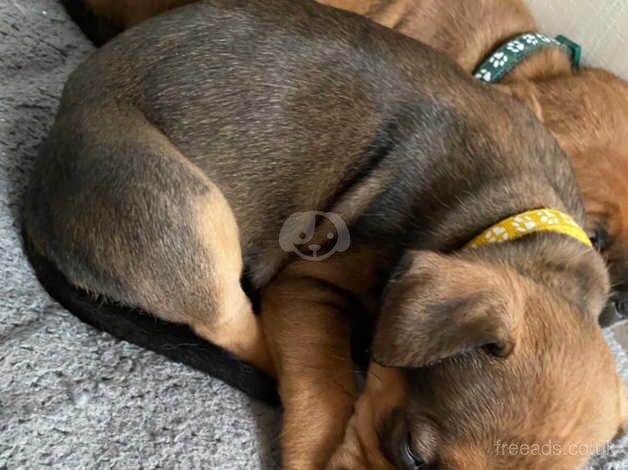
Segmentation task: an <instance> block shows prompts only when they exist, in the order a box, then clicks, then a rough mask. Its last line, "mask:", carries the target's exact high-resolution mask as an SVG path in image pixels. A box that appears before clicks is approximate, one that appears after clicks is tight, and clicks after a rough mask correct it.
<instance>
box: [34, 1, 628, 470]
mask: <svg viewBox="0 0 628 470" xmlns="http://www.w3.org/2000/svg"><path fill="white" fill-rule="evenodd" d="M269 31H272V34H269ZM575 188H576V185H575V179H574V175H573V172H572V170H571V168H570V166H569V164H568V162H567V160H566V158H565V156H564V155H563V153H562V152H561V150H560V148H559V147H558V145H557V143H556V142H555V141H554V140H553V139H552V138H551V136H550V135H549V134H548V133H547V131H546V130H545V129H544V128H543V126H542V125H541V124H540V123H539V122H538V120H537V119H535V118H534V116H533V115H532V113H530V112H529V111H528V110H526V109H525V108H524V107H523V106H521V105H518V104H517V102H516V101H515V100H514V99H512V98H511V97H508V96H506V95H505V94H502V93H498V92H497V91H496V90H495V89H494V88H491V87H488V86H485V85H483V84H480V83H478V82H477V81H475V80H473V79H471V78H470V77H469V76H468V74H466V73H465V72H464V70H462V69H460V68H458V67H457V66H455V65H454V64H453V63H451V62H450V61H449V60H447V59H446V58H445V57H444V56H442V55H441V54H439V53H437V52H435V51H433V50H432V49H430V48H428V47H425V46H423V45H421V44H420V43H418V42H416V41H413V40H411V39H408V38H405V37H403V36H402V35H399V34H396V33H395V32H393V31H390V30H388V29H386V28H383V27H379V26H377V25H374V24H372V23H371V22H369V21H367V20H365V19H363V18H360V17H358V16H356V15H352V14H350V13H346V12H342V11H340V10H336V9H332V8H328V7H324V6H321V5H317V4H315V3H313V2H294V1H292V0H273V1H266V0H265V1H262V0H248V1H244V0H208V1H204V2H201V3H198V4H192V5H189V6H187V7H183V8H181V9H178V10H177V11H172V12H169V13H168V14H165V15H162V16H160V17H158V18H154V19H152V20H150V21H147V22H145V23H144V24H143V25H139V26H138V27H137V28H133V29H131V30H129V31H127V32H125V33H123V34H122V35H120V36H119V37H118V38H117V39H115V40H113V41H112V42H111V43H109V44H108V45H106V46H105V47H104V48H102V49H101V50H100V51H98V52H97V53H96V54H94V55H93V56H92V57H91V58H90V59H88V61H87V62H85V63H84V64H83V65H82V66H81V67H79V69H78V70H77V71H76V72H75V73H74V74H73V75H72V76H71V78H70V80H69V81H68V83H67V85H66V87H65V90H64V94H63V99H62V104H61V108H60V111H59V114H58V116H57V119H56V121H55V124H54V126H53V128H52V130H51V132H50V135H49V137H48V139H47V140H46V142H45V144H44V145H43V146H42V150H41V154H40V157H39V159H38V160H37V162H36V165H35V169H34V173H33V175H32V179H31V183H30V186H29V190H28V192H27V195H26V200H25V204H24V217H23V220H24V224H25V226H24V228H25V232H26V235H27V238H28V239H29V240H30V241H32V244H33V248H34V252H35V253H37V254H38V255H40V256H42V257H43V258H44V259H46V260H47V261H49V262H51V263H52V264H53V265H54V266H55V267H56V269H58V270H60V272H61V273H63V275H64V277H65V278H66V279H67V280H68V281H69V283H70V284H71V285H72V286H74V287H75V288H81V289H84V290H86V291H88V292H91V293H94V294H97V295H99V296H102V297H104V298H107V299H109V300H110V301H113V302H117V303H121V304H124V305H127V306H130V307H139V308H141V309H143V310H145V311H147V312H150V313H152V314H153V315H155V316H156V317H158V318H160V319H162V320H167V321H171V322H178V323H183V324H186V325H188V326H189V327H190V328H192V329H193V330H194V331H195V332H196V333H197V334H198V335H200V336H202V337H203V338H205V339H206V340H208V341H210V342H213V343H215V344H217V345H219V346H221V347H223V348H225V349H227V350H228V351H231V352H232V353H233V354H235V355H236V356H238V357H240V358H241V359H244V360H247V361H250V362H252V363H253V364H255V365H257V366H258V367H260V368H262V369H263V370H264V371H266V372H267V373H268V374H271V375H276V376H277V378H278V384H279V393H280V396H281V399H282V403H283V405H284V411H285V414H284V431H283V433H282V448H283V456H284V465H285V467H286V468H297V469H318V468H321V467H323V466H325V465H326V464H327V462H328V461H329V460H330V458H331V457H332V455H333V454H334V453H335V452H334V451H335V449H336V448H337V447H338V446H339V445H340V444H341V442H342V441H343V433H344V430H345V428H346V425H347V423H349V427H348V428H347V433H348V434H347V439H346V440H345V445H347V446H351V442H352V436H353V435H352V434H351V430H352V426H351V424H350V423H351V422H352V421H353V420H354V418H355V419H359V414H358V415H355V416H354V417H351V412H352V410H353V405H354V400H355V397H356V393H355V389H354V388H353V381H352V368H351V358H350V337H351V326H350V325H351V322H352V321H354V322H355V321H357V322H360V323H362V324H366V325H375V327H374V328H372V334H373V337H374V341H373V348H372V357H373V359H374V360H375V361H377V362H379V363H381V364H382V365H384V366H385V370H388V371H389V372H390V375H391V376H394V375H395V374H399V373H401V374H402V380H401V381H400V383H401V384H403V388H404V389H406V390H412V392H413V393H407V394H404V393H401V392H400V393H395V394H394V397H405V399H403V402H396V403H395V400H393V399H392V397H391V400H389V401H386V400H379V401H373V396H372V393H371V392H370V390H372V388H368V389H367V393H366V394H364V395H363V396H362V398H363V399H364V400H370V403H371V406H370V409H371V411H372V412H373V413H376V412H377V413H376V415H377V417H378V420H372V424H373V426H372V427H370V428H368V427H361V426H360V427H359V428H358V429H357V430H355V433H357V434H356V435H357V436H358V439H360V436H361V435H362V433H364V432H370V433H371V435H377V433H375V429H377V430H382V431H381V432H380V434H379V439H378V441H376V442H374V443H372V445H371V446H369V447H368V448H366V449H364V448H363V449H362V450H363V452H365V453H367V454H368V458H369V459H370V456H377V458H378V459H380V460H379V461H381V462H384V463H387V464H388V465H390V462H398V460H399V458H400V456H399V454H398V452H399V450H400V449H402V444H404V442H405V438H406V435H407V434H400V433H398V432H397V429H398V428H397V427H396V425H395V424H394V423H397V422H401V423H405V426H410V427H411V428H412V429H411V431H412V432H411V434H410V435H411V436H412V439H413V441H412V443H411V444H412V446H413V447H414V448H415V450H416V449H418V452H421V455H424V457H425V459H426V460H427V461H428V462H429V463H435V464H437V463H442V464H443V465H445V466H449V467H452V466H455V465H458V466H463V467H467V468H469V466H471V467H474V468H496V467H495V465H498V467H497V468H513V469H514V468H539V467H540V468H548V466H550V467H552V468H560V465H563V466H571V465H573V464H576V463H581V462H583V461H584V460H586V457H587V456H588V454H589V452H585V453H584V454H582V455H579V456H575V457H574V456H570V455H565V456H561V457H559V458H555V456H551V457H549V456H536V455H534V456H532V455H529V456H527V457H525V458H523V460H521V458H519V457H518V458H505V459H501V460H499V462H498V463H495V462H496V460H495V455H494V452H493V450H494V448H495V445H496V444H497V443H498V441H499V440H505V441H508V442H512V443H517V444H522V445H523V444H527V443H529V442H530V440H531V438H532V436H536V435H537V434H538V435H539V436H540V437H539V439H543V440H546V439H547V438H548V436H551V437H552V438H553V439H555V440H556V441H557V442H559V443H560V444H561V445H563V446H568V445H573V444H576V445H582V446H584V447H585V448H586V449H589V451H590V452H592V451H593V450H594V449H595V448H596V447H597V446H599V445H601V444H603V443H605V442H607V441H608V440H609V439H611V438H612V437H613V436H614V435H615V434H616V433H617V431H618V429H619V428H620V426H621V425H622V424H623V423H624V422H625V418H626V413H625V405H624V402H625V397H624V391H623V386H622V384H621V381H620V379H619V377H618V375H617V373H616V371H615V368H614V365H613V361H612V355H611V354H610V351H609V350H608V347H607V346H606V344H605V342H604V340H603V338H602V335H601V332H600V331H599V329H598V328H597V325H596V322H597V317H598V314H599V312H600V310H601V308H602V305H603V304H604V302H605V299H606V296H607V293H608V278H607V274H606V271H605V266H604V263H603V261H602V259H601V257H600V256H599V254H597V253H596V252H595V251H594V250H591V249H589V248H588V247H586V246H585V245H584V244H581V243H580V242H577V241H575V240H572V239H570V238H567V237H564V236H560V235H557V234H534V235H530V236H528V237H526V238H524V239H522V240H519V241H515V242H512V243H507V244H501V245H491V246H487V247H485V248H482V249H477V250H472V251H465V250H461V247H462V246H463V245H464V243H465V242H466V241H468V240H469V239H471V238H472V237H473V236H474V235H476V234H478V233H480V232H481V231H482V230H484V229H485V228H486V227H488V226H490V225H492V224H494V223H495V222H497V221H498V220H500V219H503V218H505V217H507V216H510V215H512V214H514V213H517V212H522V211H525V210H529V209H532V208H538V207H553V208H556V209H559V210H563V211H565V212H568V213H570V214H571V215H573V216H574V218H575V219H576V220H577V221H578V222H580V223H583V222H584V208H583V206H582V203H581V201H580V199H579V196H578V193H577V190H576V189H575ZM311 210H316V211H321V212H333V213H335V214H337V215H338V216H339V217H341V218H342V219H343V221H344V222H345V223H346V224H347V226H348V227H349V229H350V233H351V245H350V248H349V249H348V250H346V251H344V252H342V253H336V254H334V255H333V256H331V257H330V258H328V259H326V260H325V261H320V262H310V261H305V260H302V259H299V258H298V257H296V256H295V255H294V254H293V253H288V252H286V251H283V250H282V249H281V247H280V245H279V243H278V236H279V233H280V231H281V228H282V225H283V223H284V221H285V220H287V219H288V218H290V217H291V216H292V215H293V214H294V213H295V212H303V211H311ZM297 228H298V227H297ZM297 233H298V230H297ZM327 233H328V227H326V225H325V224H321V225H320V226H318V227H317V231H316V233H314V234H313V237H312V241H313V242H315V243H316V244H319V243H320V244H322V243H321V241H322V240H326V239H327V237H326V234H327ZM332 237H333V234H332ZM328 243H329V244H333V243H334V241H333V240H331V241H329V242H328ZM243 274H245V276H246V278H247V279H248V283H249V284H250V285H251V286H252V287H253V288H254V289H256V290H258V291H261V322H263V329H262V328H261V325H260V319H259V318H258V317H256V316H255V315H254V314H253V311H252V308H251V305H250V302H249V300H248V298H247V296H246V295H245V294H244V292H243V290H242V288H241V284H240V278H241V276H242V275H243ZM437 314H438V315H447V316H448V321H440V320H439V321H436V319H435V317H434V316H435V315H437ZM397 338H408V339H409V341H408V342H404V343H401V342H400V341H398V339H397ZM422 338H427V339H428V341H422V340H421V341H419V340H420V339H422ZM557 339H558V340H557ZM583 360H586V366H585V367H584V368H582V361H583ZM461 364H462V365H465V366H469V367H460V365H461ZM378 367H379V366H374V369H372V370H371V376H373V374H374V373H375V372H376V371H377V368H378ZM452 374H453V375H455V376H456V378H455V380H452V379H451V377H452ZM370 382H371V383H372V382H373V380H372V379H371V381H370ZM397 383H398V382H397ZM390 384H391V383H390V382H384V385H385V387H387V386H388V385H390ZM421 384H422V385H421ZM521 384H525V385H526V386H525V387H523V386H521ZM391 387H392V385H391ZM487 390H489V391H490V393H486V391H487ZM391 391H392V388H391ZM436 392H437V393H438V394H439V396H440V397H442V400H441V399H439V400H438V401H439V403H440V407H433V408H432V407H431V406H430V404H431V403H433V402H434V396H435V393H436ZM539 396H545V397H548V398H549V399H550V400H549V401H544V400H539ZM502 403H509V404H511V405H512V406H509V407H503V406H502V405H501V404H502ZM393 404H394V405H395V407H396V408H395V410H391V409H390V407H388V405H393ZM358 408H359V409H362V407H358ZM366 408H369V407H366ZM430 410H433V411H430ZM393 411H394V413H393ZM434 412H436V413H437V415H435V414H434ZM395 413H396V414H395ZM548 414H551V417H552V420H551V426H550V425H547V420H546V417H547V416H548ZM395 416H405V419H403V420H402V421H395V419H396V418H395ZM379 418H382V419H383V420H384V421H386V422H391V423H393V425H391V426H388V427H385V428H381V424H382V422H381V420H380V419H379ZM428 420H431V421H432V422H434V423H439V424H441V426H437V427H432V428H430V429H431V431H430V432H431V433H432V435H434V433H436V432H438V436H435V437H434V439H431V438H429V435H425V434H423V433H422V432H421V429H423V428H422V427H421V423H423V422H426V421H428ZM436 429H438V431H436ZM559 430H560V431H559ZM540 431H543V433H540V434H539V432H540ZM432 441H434V442H436V443H437V444H436V445H431V444H430V443H431V442H432ZM339 452H340V454H341V455H345V456H346V455H349V454H346V453H344V452H343V449H342V448H341V449H340V451H339ZM336 455H338V454H336ZM333 462H334V461H332V464H333ZM345 462H346V460H345ZM557 465H558V466H557ZM348 468H358V467H357V466H354V465H351V464H349V465H348Z"/></svg>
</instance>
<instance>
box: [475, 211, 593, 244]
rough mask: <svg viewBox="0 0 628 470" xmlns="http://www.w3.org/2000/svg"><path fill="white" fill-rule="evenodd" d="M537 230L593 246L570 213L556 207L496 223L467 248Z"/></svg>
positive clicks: (514, 237)
mask: <svg viewBox="0 0 628 470" xmlns="http://www.w3.org/2000/svg"><path fill="white" fill-rule="evenodd" d="M535 232H554V233H561V234H563V235H567V236H570V237H572V238H575V239H576V240H578V241H580V242H582V243H584V244H585V245H587V246H588V247H591V246H592V245H591V241H590V240H589V237H587V234H586V233H585V232H584V230H583V229H582V228H581V227H580V226H579V225H578V224H577V223H576V221H575V220H574V219H573V217H571V216H570V215H569V214H565V213H564V212H561V211H558V210H555V209H536V210H531V211H527V212H522V213H521V214H516V215H513V216H512V217H509V218H507V219H504V220H502V221H501V222H498V223H496V224H495V225H493V226H492V227H489V228H488V229H486V230H484V231H483V232H482V233H481V234H479V235H478V236H477V237H475V238H474V239H473V240H471V241H470V242H469V243H467V244H466V245H465V248H475V247H478V246H482V245H488V244H489V243H497V242H505V241H508V240H516V239H517V238H521V237H524V236H526V235H529V234H531V233H535Z"/></svg>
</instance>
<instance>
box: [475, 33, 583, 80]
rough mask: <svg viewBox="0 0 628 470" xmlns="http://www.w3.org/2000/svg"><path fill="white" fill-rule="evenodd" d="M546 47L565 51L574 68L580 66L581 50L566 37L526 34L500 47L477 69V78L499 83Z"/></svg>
mask: <svg viewBox="0 0 628 470" xmlns="http://www.w3.org/2000/svg"><path fill="white" fill-rule="evenodd" d="M544 47H559V48H561V49H563V50H565V52H567V53H568V54H569V56H570V58H571V63H572V64H573V66H574V67H575V68H576V69H577V68H578V67H579V66H580V55H581V48H580V46H579V45H578V44H576V43H575V42H573V41H570V40H569V39H567V38H566V37H565V36H556V38H551V37H549V36H545V35H544V34H541V33H524V34H520V35H519V36H516V37H514V38H513V39H511V40H510V41H508V42H506V43H505V44H502V45H501V46H499V47H498V48H497V50H495V52H493V53H492V54H491V55H490V56H489V57H488V59H486V60H485V61H484V62H482V63H481V64H480V65H479V67H477V68H476V69H475V74H474V75H475V78H477V79H479V80H481V81H483V82H487V83H494V82H497V81H499V80H500V79H501V78H502V77H503V76H504V75H506V74H507V73H508V72H510V70H511V69H512V68H513V67H514V66H515V65H517V64H518V63H519V62H521V61H522V60H523V59H525V58H526V57H528V56H529V55H530V54H532V53H533V52H534V51H536V50H537V49H541V48H544Z"/></svg>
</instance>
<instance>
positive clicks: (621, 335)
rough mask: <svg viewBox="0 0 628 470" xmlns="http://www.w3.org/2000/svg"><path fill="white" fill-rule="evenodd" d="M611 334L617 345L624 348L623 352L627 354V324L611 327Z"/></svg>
mask: <svg viewBox="0 0 628 470" xmlns="http://www.w3.org/2000/svg"><path fill="white" fill-rule="evenodd" d="M613 332H614V333H615V338H617V341H618V342H619V344H621V345H622V346H623V347H624V351H626V353H628V322H624V323H621V324H619V325H616V326H615V327H613Z"/></svg>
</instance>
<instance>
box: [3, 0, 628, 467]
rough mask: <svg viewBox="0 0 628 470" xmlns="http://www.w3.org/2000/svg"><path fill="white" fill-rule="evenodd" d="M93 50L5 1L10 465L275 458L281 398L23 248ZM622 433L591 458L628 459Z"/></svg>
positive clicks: (45, 5) (54, 7) (16, 2)
mask: <svg viewBox="0 0 628 470" xmlns="http://www.w3.org/2000/svg"><path fill="white" fill-rule="evenodd" d="M91 50H92V48H91V46H90V45H89V44H88V42H87V41H86V40H85V39H84V37H83V36H82V35H81V33H80V32H79V30H78V28H77V27H75V25H74V24H73V23H72V22H70V21H69V19H68V18H67V16H66V15H65V13H64V11H63V10H62V9H61V7H60V6H59V5H58V3H57V2H56V0H0V469H5V468H7V469H8V468H28V469H34V468H44V467H56V468H113V467H116V468H125V469H126V468H128V469H135V468H137V469H139V468H142V469H153V468H214V469H242V468H246V469H258V468H259V469H272V468H277V463H278V452H277V434H278V429H279V415H278V413H277V411H276V410H272V409H269V408H267V407H265V406H264V405H261V404H258V403H254V402H252V401H251V400H249V399H248V398H247V397H245V396H244V395H242V394H241V393H239V392H237V391H235V390H233V389H231V388H229V387H227V386H226V385H224V384H222V383H221V382H219V381H217V380H213V379H212V378H210V377H207V376H204V375H202V374H200V373H197V372H195V371H192V370H190V369H188V368H186V367H184V366H180V365H177V364H173V363H171V362H169V361H168V360H166V359H163V358H161V357H159V356H157V355H155V354H152V353H150V352H147V351H144V350H141V349H139V348H137V347H135V346H132V345H129V344H127V343H124V342H119V341H116V340H114V339H112V338H110V337H109V336H107V335H106V334H103V333H100V332H97V331H95V330H93V329H92V328H90V327H88V326H87V325H84V324H82V323H80V322H79V321H78V320H77V319H75V318H74V317H73V316H71V315H70V314H69V313H67V312H66V311H64V310H63V309H62V308H61V307H60V306H59V305H58V304H57V303H55V302H54V301H52V300H51V299H50V298H49V297H48V296H47V295H46V293H45V292H44V291H43V290H42V289H41V287H40V286H39V285H38V283H37V281H36V280H35V277H34V275H33V274H32V272H31V270H30V268H29V266H28V264H27V262H26V260H25V258H24V256H23V254H22V250H21V246H20V241H19V236H18V230H17V226H18V222H17V214H18V204H19V200H20V196H21V193H22V190H23V187H24V183H25V181H26V176H27V174H28V170H29V168H30V166H31V163H32V161H33V158H34V156H35V154H36V151H37V146H38V144H39V142H40V141H41V140H42V139H43V137H44V135H45V133H46V131H47V129H48V128H49V126H50V125H51V123H52V120H53V117H54V114H55V110H56V108H57V104H58V98H59V96H60V93H61V89H62V86H63V83H64V81H65V79H66V78H67V76H68V74H69V73H70V72H71V71H72V70H73V69H74V68H75V67H76V65H77V64H78V63H79V62H81V61H82V60H83V59H84V58H85V57H86V56H87V55H88V54H89V53H90V52H91ZM610 342H611V345H612V346H613V347H614V349H615V350H616V352H617V356H618V363H619V366H620V367H621V368H622V369H623V370H624V371H628V360H627V358H626V356H625V355H624V354H623V353H622V352H621V350H620V348H619V347H618V346H617V344H616V343H615V342H614V341H613V340H612V339H610ZM626 446H627V441H626V440H624V441H622V442H620V443H617V444H616V445H613V446H612V447H611V448H610V449H609V451H608V452H607V453H606V454H605V455H603V456H602V457H601V458H600V459H599V460H597V461H596V462H595V464H594V465H595V466H594V468H608V469H613V468H614V469H620V468H628V463H626V462H628V455H627V453H626ZM622 462H623V463H622Z"/></svg>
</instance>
